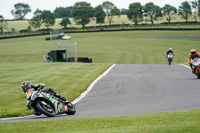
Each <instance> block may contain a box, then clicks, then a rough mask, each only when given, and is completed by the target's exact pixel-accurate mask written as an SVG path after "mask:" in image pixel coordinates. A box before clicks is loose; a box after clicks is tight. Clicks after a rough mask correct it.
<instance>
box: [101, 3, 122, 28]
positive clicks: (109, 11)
mask: <svg viewBox="0 0 200 133" xmlns="http://www.w3.org/2000/svg"><path fill="white" fill-rule="evenodd" d="M102 9H103V11H104V12H105V14H106V16H107V18H108V22H109V25H111V24H112V20H113V17H114V16H116V15H118V16H120V15H121V13H120V10H119V9H118V8H117V7H116V6H115V5H114V4H113V3H112V2H109V1H105V2H103V4H102Z"/></svg>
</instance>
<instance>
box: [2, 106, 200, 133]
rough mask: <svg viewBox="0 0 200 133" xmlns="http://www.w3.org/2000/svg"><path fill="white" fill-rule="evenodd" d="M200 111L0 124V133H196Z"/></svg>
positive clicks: (199, 122) (197, 131) (199, 130)
mask: <svg viewBox="0 0 200 133" xmlns="http://www.w3.org/2000/svg"><path fill="white" fill-rule="evenodd" d="M199 114H200V110H190V111H174V112H161V113H152V114H140V115H130V116H115V117H96V118H78V119H77V118H76V119H56V120H41V121H30V122H9V123H0V130H1V133H6V132H9V133H16V132H19V133H21V132H38V133H43V132H49V133H53V132H58V133H94V132H95V133H199V132H200V126H199V124H200V118H199Z"/></svg>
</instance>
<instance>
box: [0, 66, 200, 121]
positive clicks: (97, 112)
mask: <svg viewBox="0 0 200 133" xmlns="http://www.w3.org/2000/svg"><path fill="white" fill-rule="evenodd" d="M75 106H76V109H77V113H76V114H75V115H73V116H69V115H60V116H56V117H54V118H47V117H46V116H43V115H42V116H33V115H31V116H26V117H20V118H18V117H17V118H8V119H0V122H14V121H31V120H41V119H56V118H82V117H104V116H118V115H133V114H144V113H155V112H165V111H176V110H191V109H200V79H197V78H196V76H195V75H193V74H192V72H191V70H190V69H189V68H187V67H185V66H182V65H165V64H162V65H161V64H117V65H115V66H114V67H113V68H112V69H111V71H109V73H108V74H107V75H105V76H104V77H103V78H101V79H100V80H99V81H98V82H97V83H96V84H95V85H94V87H93V88H92V90H91V91H90V92H89V93H88V94H87V95H86V96H85V97H84V98H83V99H81V100H80V101H79V102H78V103H77V104H75Z"/></svg>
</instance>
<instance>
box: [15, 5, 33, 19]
mask: <svg viewBox="0 0 200 133" xmlns="http://www.w3.org/2000/svg"><path fill="white" fill-rule="evenodd" d="M14 7H15V9H14V10H12V11H11V14H12V15H13V16H14V17H15V18H16V19H20V20H21V19H24V17H25V16H26V15H27V14H28V13H29V12H31V8H30V6H29V5H28V4H24V3H18V4H15V5H14Z"/></svg>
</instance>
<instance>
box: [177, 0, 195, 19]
mask: <svg viewBox="0 0 200 133" xmlns="http://www.w3.org/2000/svg"><path fill="white" fill-rule="evenodd" d="M178 13H179V14H180V15H181V16H182V18H184V19H185V20H186V22H187V20H188V19H189V17H190V15H191V14H192V10H191V6H190V4H189V3H188V2H187V1H185V2H182V3H181V5H180V6H179V9H178Z"/></svg>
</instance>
